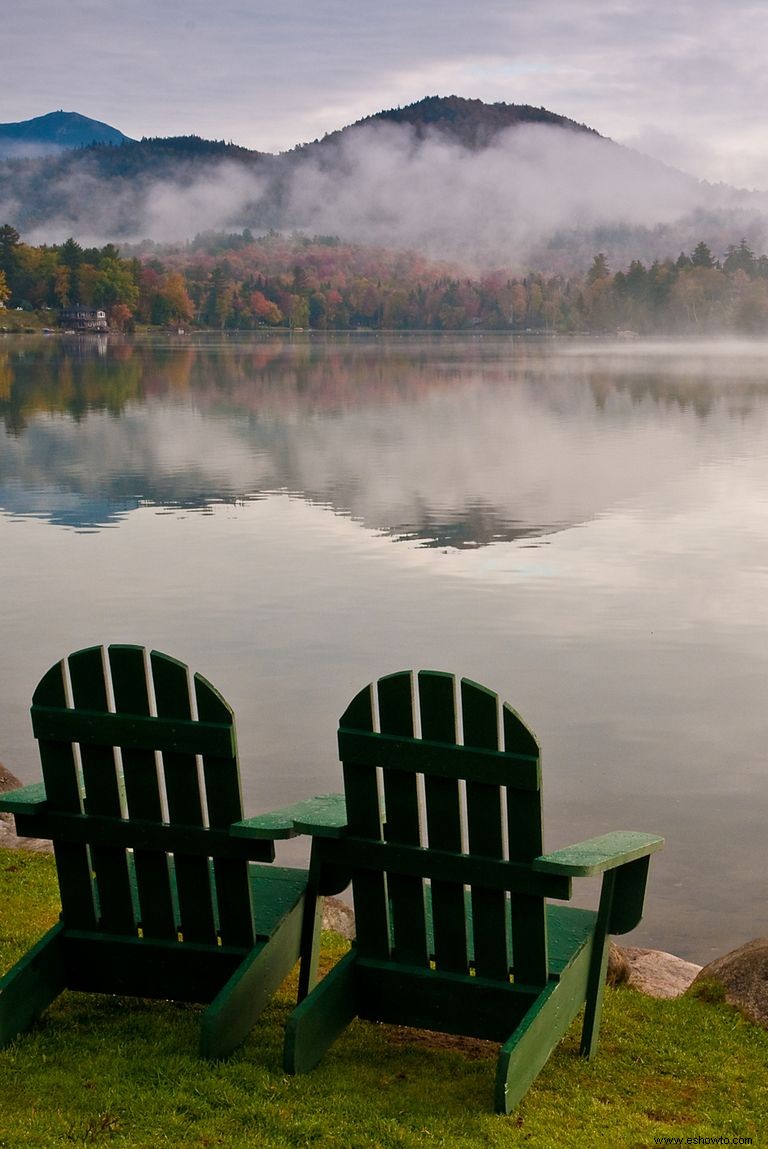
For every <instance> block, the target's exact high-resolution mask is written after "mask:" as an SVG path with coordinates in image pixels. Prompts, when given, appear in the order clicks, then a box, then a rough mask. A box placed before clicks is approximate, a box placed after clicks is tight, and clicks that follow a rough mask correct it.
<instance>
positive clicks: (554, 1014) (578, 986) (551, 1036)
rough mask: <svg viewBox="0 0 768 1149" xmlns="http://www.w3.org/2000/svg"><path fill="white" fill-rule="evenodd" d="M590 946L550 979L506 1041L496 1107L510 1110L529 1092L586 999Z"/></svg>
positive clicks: (498, 1074)
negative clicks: (563, 973)
mask: <svg viewBox="0 0 768 1149" xmlns="http://www.w3.org/2000/svg"><path fill="white" fill-rule="evenodd" d="M590 952H591V946H585V947H584V948H583V949H582V950H581V952H580V954H579V955H578V957H577V958H576V960H575V961H574V962H572V963H571V965H570V967H569V969H568V973H567V975H566V976H564V977H562V978H560V980H559V981H553V982H550V983H549V985H548V986H547V987H546V988H545V989H543V990H542V991H541V992H540V994H539V995H538V996H537V998H536V1000H535V1002H534V1003H533V1005H532V1006H531V1008H530V1009H529V1010H528V1012H527V1014H526V1015H525V1017H524V1018H523V1019H522V1020H521V1021H520V1023H519V1025H518V1026H517V1028H516V1029H515V1030H514V1032H513V1033H512V1034H511V1036H510V1037H509V1038H508V1040H507V1041H506V1042H505V1043H504V1045H503V1046H502V1048H501V1052H500V1054H499V1060H498V1062H497V1066H496V1088H495V1099H494V1107H495V1109H496V1112H497V1113H511V1112H512V1110H513V1109H514V1108H515V1107H516V1106H517V1105H518V1104H519V1103H520V1101H521V1100H522V1099H523V1097H524V1096H525V1094H526V1093H527V1092H528V1090H529V1088H530V1087H531V1085H532V1083H533V1082H534V1080H535V1079H536V1077H537V1076H538V1074H539V1073H540V1072H541V1070H542V1069H543V1067H544V1065H545V1064H546V1062H547V1060H548V1058H549V1056H550V1054H551V1053H552V1051H553V1050H554V1048H555V1046H556V1045H557V1044H558V1042H559V1041H560V1040H561V1039H562V1037H563V1036H564V1035H565V1033H566V1032H567V1030H568V1027H569V1026H570V1024H571V1022H572V1021H573V1019H574V1017H575V1016H576V1014H577V1013H578V1011H579V1008H580V1006H581V1004H582V1002H583V1001H584V997H585V994H586V986H587V977H588V973H589V961H590Z"/></svg>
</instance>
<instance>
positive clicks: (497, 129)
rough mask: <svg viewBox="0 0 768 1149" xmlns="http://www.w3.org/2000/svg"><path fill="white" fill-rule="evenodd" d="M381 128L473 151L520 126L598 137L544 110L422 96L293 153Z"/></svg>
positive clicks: (453, 97) (456, 98) (586, 128)
mask: <svg viewBox="0 0 768 1149" xmlns="http://www.w3.org/2000/svg"><path fill="white" fill-rule="evenodd" d="M381 124H402V125H405V126H407V127H408V128H410V129H411V130H412V131H413V134H414V136H415V137H416V139H419V140H423V139H426V138H427V137H428V136H430V135H432V136H439V137H442V138H443V139H445V140H449V141H451V142H454V143H458V144H461V145H462V146H463V147H465V148H470V149H472V150H475V151H479V150H480V149H482V148H487V147H489V146H490V145H491V144H493V143H494V141H495V140H496V139H497V138H498V136H499V135H500V134H501V133H502V132H505V131H507V129H509V128H516V127H520V125H522V124H545V125H547V126H548V127H557V128H565V129H567V130H570V131H576V132H590V133H591V134H592V135H595V136H597V135H599V133H598V132H596V131H595V130H594V128H588V127H587V126H586V125H585V124H577V123H576V122H575V121H574V120H569V119H568V118H567V117H566V116H558V115H556V113H554V112H548V111H547V109H546V108H534V107H532V106H531V105H530V104H503V103H497V104H485V103H483V101H482V100H467V99H464V98H463V97H461V96H426V97H425V98H424V99H423V100H418V101H417V102H416V103H415V104H408V105H407V107H405V108H390V109H389V110H388V111H385V112H376V114H375V115H373V116H366V117H365V118H364V119H362V120H357V121H356V122H355V123H354V124H350V126H349V127H347V128H341V129H340V130H339V131H336V132H330V133H329V134H328V135H326V136H324V137H323V138H322V140H316V141H315V142H314V144H304V145H302V147H301V148H299V149H296V150H302V149H306V148H312V147H313V146H315V145H317V144H321V145H328V144H333V143H338V142H340V141H341V140H342V139H343V138H344V137H346V136H349V135H350V134H351V133H355V132H356V131H358V130H359V129H361V128H369V127H374V128H375V127H377V126H379V125H381Z"/></svg>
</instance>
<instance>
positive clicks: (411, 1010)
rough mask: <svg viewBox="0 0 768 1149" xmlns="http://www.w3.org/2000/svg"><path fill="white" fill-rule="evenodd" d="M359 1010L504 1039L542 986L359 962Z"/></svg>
mask: <svg viewBox="0 0 768 1149" xmlns="http://www.w3.org/2000/svg"><path fill="white" fill-rule="evenodd" d="M357 987H358V1014H359V1016H360V1017H362V1018H366V1019H368V1020H371V1021H384V1022H387V1023H389V1024H392V1025H408V1026H412V1027H415V1028H423V1029H437V1030H439V1032H440V1033H457V1034H464V1035H467V1036H473V1037H479V1038H482V1039H484V1040H487V1041H503V1040H504V1039H505V1038H506V1037H508V1035H509V1033H510V1032H511V1031H512V1030H513V1029H514V1028H515V1026H516V1025H517V1024H518V1022H519V1021H520V1019H521V1018H522V1017H523V1016H524V1015H525V1013H526V1012H527V1010H528V1009H529V1008H530V1005H531V1002H532V1001H535V1000H536V998H537V997H538V995H539V992H540V991H539V990H538V989H534V990H530V989H529V988H528V987H520V986H517V985H512V984H511V983H510V982H506V983H505V982H500V981H498V980H497V979H495V978H484V977H472V978H470V977H465V976H462V975H460V974H451V973H447V972H440V971H438V970H432V969H429V968H425V967H422V966H411V967H409V966H402V965H397V964H395V963H392V962H390V963H382V962H371V961H366V960H364V959H359V960H358V963H357Z"/></svg>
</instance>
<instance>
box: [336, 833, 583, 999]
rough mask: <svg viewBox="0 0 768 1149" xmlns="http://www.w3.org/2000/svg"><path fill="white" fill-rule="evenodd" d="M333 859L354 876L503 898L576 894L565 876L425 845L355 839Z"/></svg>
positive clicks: (347, 840)
mask: <svg viewBox="0 0 768 1149" xmlns="http://www.w3.org/2000/svg"><path fill="white" fill-rule="evenodd" d="M333 857H334V861H335V863H336V864H337V865H338V866H340V867H342V868H349V869H350V870H351V871H352V872H353V873H354V874H357V873H363V872H365V871H366V870H368V871H376V870H378V871H381V872H387V873H388V874H390V875H392V874H395V875H403V876H413V877H417V876H420V877H422V878H430V879H432V880H434V879H438V880H441V879H442V880H443V881H447V882H461V883H463V884H466V885H472V886H477V887H479V888H481V889H482V888H486V889H487V890H488V891H489V892H492V893H499V894H503V893H504V891H505V890H510V891H515V892H519V893H524V894H535V895H536V896H537V897H542V898H545V897H546V898H561V899H563V900H567V899H569V898H570V896H571V891H572V882H571V879H570V878H566V877H565V876H564V875H562V874H542V873H536V872H535V871H534V870H532V869H531V868H530V867H529V866H524V865H522V864H521V863H519V862H507V861H505V860H504V859H498V858H483V857H476V856H475V855H474V854H450V853H448V852H447V851H443V850H427V849H423V848H421V847H419V846H400V845H398V844H397V843H395V842H387V843H382V842H370V841H368V840H367V839H366V838H355V837H352V836H351V835H348V836H347V837H346V838H340V839H339V841H338V842H336V843H334V849H333ZM474 912H475V910H474V903H473V913H474ZM475 933H476V931H475ZM508 972H509V971H508V970H505V971H504V973H503V974H502V975H501V976H502V977H506V975H507V973H508ZM491 976H494V977H495V976H498V975H497V974H491Z"/></svg>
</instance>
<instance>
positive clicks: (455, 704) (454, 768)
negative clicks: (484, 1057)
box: [254, 671, 663, 1113]
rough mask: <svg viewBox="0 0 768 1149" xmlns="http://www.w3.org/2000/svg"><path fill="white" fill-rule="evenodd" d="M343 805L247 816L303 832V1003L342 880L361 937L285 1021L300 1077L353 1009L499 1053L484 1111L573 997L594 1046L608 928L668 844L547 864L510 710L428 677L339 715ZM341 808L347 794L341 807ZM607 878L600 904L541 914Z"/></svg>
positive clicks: (608, 845) (401, 680)
mask: <svg viewBox="0 0 768 1149" xmlns="http://www.w3.org/2000/svg"><path fill="white" fill-rule="evenodd" d="M339 748H340V756H341V760H342V763H343V772H344V791H345V795H344V796H341V795H335V796H333V795H330V796H328V797H327V798H326V799H325V802H324V803H318V802H317V801H316V802H315V803H308V804H306V806H304V807H302V806H301V805H299V806H298V807H294V808H292V809H286V810H284V811H279V812H275V813H274V814H272V815H269V816H267V817H265V818H260V819H255V820H254V821H255V823H257V824H258V825H259V826H260V827H261V832H263V833H264V834H274V835H276V836H283V835H284V836H286V837H287V836H291V835H292V834H295V833H311V834H313V835H314V841H313V854H312V861H311V864H310V894H309V896H308V914H307V920H306V924H305V933H304V940H303V944H302V949H303V955H304V968H303V972H302V981H301V993H302V994H304V993H306V992H307V990H308V989H309V987H310V984H311V979H312V969H313V968H314V966H313V962H314V952H315V950H316V945H317V929H316V924H317V917H316V915H315V914H314V913H313V899H314V898H315V897H317V896H319V895H320V894H321V893H322V892H323V890H324V889H325V888H326V886H327V885H328V884H329V883H330V884H333V885H334V887H335V888H338V885H339V882H338V875H339V873H341V874H346V875H347V877H351V880H352V888H353V896H354V905H355V916H356V922H357V941H356V943H355V944H354V945H353V947H352V950H351V952H350V953H349V954H348V955H347V956H346V957H345V958H343V959H342V960H341V961H340V962H339V963H338V964H337V965H336V966H335V967H334V968H333V970H332V971H331V972H330V973H329V974H328V975H327V976H326V977H325V978H324V979H323V980H322V981H321V982H320V983H319V984H318V985H317V986H316V987H315V988H314V989H313V990H312V992H311V993H309V996H306V997H305V998H304V1000H303V1001H301V1003H300V1004H299V1005H298V1006H297V1008H296V1009H295V1010H294V1012H293V1013H292V1015H291V1017H290V1019H289V1022H288V1028H287V1034H286V1044H285V1068H286V1070H287V1071H288V1072H289V1073H304V1072H306V1071H308V1070H310V1069H311V1068H312V1067H313V1066H315V1065H316V1064H317V1062H318V1061H319V1060H320V1058H321V1057H322V1055H323V1054H324V1052H325V1051H326V1050H327V1048H328V1047H329V1046H330V1045H331V1043H332V1042H333V1041H334V1040H335V1038H336V1037H337V1036H338V1035H339V1034H340V1033H341V1031H342V1030H343V1029H344V1027H345V1026H346V1025H347V1024H348V1022H349V1021H350V1020H351V1019H352V1018H353V1017H354V1016H356V1015H357V1016H360V1017H363V1018H369V1019H371V1020H376V1021H386V1022H393V1023H396V1024H397V1025H404V1026H415V1027H419V1028H424V1029H431V1030H438V1031H440V1032H448V1033H456V1034H464V1035H471V1036H474V1037H480V1038H486V1039H490V1040H493V1041H498V1042H500V1043H502V1045H501V1053H500V1056H499V1060H498V1068H497V1075H496V1091H495V1107H496V1110H497V1111H498V1112H501V1113H508V1112H509V1111H510V1110H511V1109H512V1108H514V1106H515V1105H517V1103H518V1102H519V1101H520V1100H521V1098H522V1097H523V1096H524V1094H525V1093H526V1091H527V1090H528V1088H529V1086H530V1085H531V1083H532V1082H533V1080H534V1079H535V1077H536V1075H537V1074H538V1073H539V1071H540V1070H541V1068H542V1066H543V1065H544V1063H545V1062H546V1060H547V1058H548V1057H549V1055H550V1053H551V1052H552V1050H553V1048H554V1047H555V1046H556V1044H557V1043H558V1041H559V1040H560V1038H561V1037H562V1036H563V1034H564V1033H565V1031H566V1030H567V1029H568V1027H569V1025H570V1023H571V1021H572V1020H573V1018H574V1016H575V1015H576V1013H577V1012H578V1010H579V1008H580V1007H581V1006H582V1005H586V1009H585V1017H584V1025H583V1033H582V1043H581V1052H582V1053H583V1054H584V1055H585V1056H588V1057H589V1056H591V1055H592V1054H593V1052H594V1051H595V1048H596V1045H597V1037H598V1028H599V1023H600V1012H601V1005H602V995H603V985H604V980H605V970H606V963H607V954H608V940H609V939H608V935H609V934H610V933H618V934H620V933H625V932H627V931H628V930H630V929H632V928H633V927H634V926H636V925H637V923H638V922H639V921H640V918H641V915H642V909H643V900H644V896H645V886H646V878H647V873H648V862H649V855H650V854H651V853H653V852H654V851H655V850H658V849H660V848H661V846H662V845H663V839H661V838H658V837H656V836H654V835H649V834H644V833H637V832H631V831H628V832H620V833H612V834H607V835H605V836H603V837H599V838H594V839H591V840H590V841H586V842H582V843H581V844H580V845H578V846H573V847H571V848H569V849H564V850H558V851H557V852H555V853H552V854H544V853H543V846H542V826H541V822H542V819H541V785H540V783H541V771H540V762H539V746H538V743H537V742H536V739H535V737H534V736H533V734H532V733H531V732H530V730H528V728H527V727H526V726H525V724H524V723H523V722H522V720H521V719H520V718H519V717H518V715H517V714H516V713H515V711H514V710H512V709H511V708H510V707H509V706H507V705H504V706H503V707H500V705H499V700H498V698H497V696H496V695H495V694H493V693H491V692H490V691H489V690H486V689H485V688H483V687H481V686H478V685H476V684H475V683H473V682H469V681H466V680H462V681H461V682H460V683H457V682H456V681H455V679H454V678H453V676H451V675H447V674H440V673H436V672H432V671H424V672H422V673H420V674H418V675H412V674H411V673H410V672H404V673H400V674H395V675H392V676H390V677H387V678H382V679H380V680H379V682H378V683H374V684H373V685H372V686H369V687H367V688H366V689H365V690H363V691H362V692H361V693H360V694H358V695H357V697H356V698H355V699H354V700H353V702H352V703H351V705H350V706H349V708H348V709H347V711H346V713H345V714H344V715H343V717H342V719H341V724H340V729H339ZM344 798H345V799H346V802H345V800H344ZM592 874H602V875H603V881H602V894H601V898H600V904H599V909H598V910H597V911H590V910H584V909H577V908H573V907H570V906H567V905H557V904H553V905H548V904H547V899H548V898H552V899H559V900H567V899H569V898H570V897H571V885H572V878H573V877H576V876H579V875H592Z"/></svg>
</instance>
